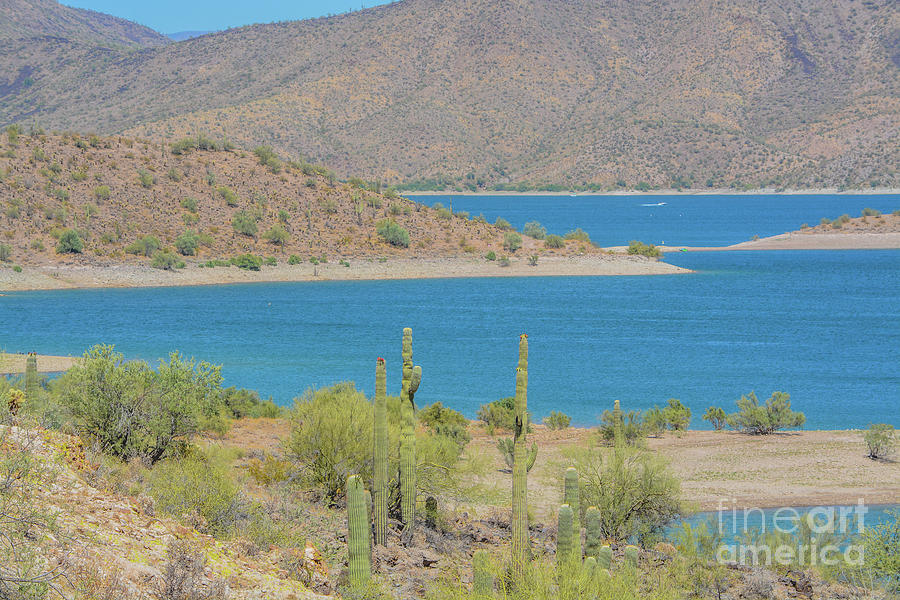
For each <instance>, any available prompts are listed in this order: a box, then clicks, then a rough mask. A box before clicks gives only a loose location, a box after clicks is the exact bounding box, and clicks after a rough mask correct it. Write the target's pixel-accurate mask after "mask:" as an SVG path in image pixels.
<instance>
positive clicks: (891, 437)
mask: <svg viewBox="0 0 900 600" xmlns="http://www.w3.org/2000/svg"><path fill="white" fill-rule="evenodd" d="M863 441H865V443H866V449H867V451H868V454H867V456H868V457H869V458H871V459H872V460H879V459H885V458H888V457H890V456H891V455H892V454H893V453H894V450H895V449H896V448H897V435H896V432H895V431H894V426H893V425H889V424H887V423H875V424H872V425H869V428H868V429H867V430H866V431H865V432H864V433H863Z"/></svg>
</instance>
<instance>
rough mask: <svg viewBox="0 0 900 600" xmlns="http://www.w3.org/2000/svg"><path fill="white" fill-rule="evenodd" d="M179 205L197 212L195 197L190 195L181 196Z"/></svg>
mask: <svg viewBox="0 0 900 600" xmlns="http://www.w3.org/2000/svg"><path fill="white" fill-rule="evenodd" d="M181 207H182V208H185V209H187V210H189V211H190V212H192V213H195V212H197V199H196V198H191V197H187V198H182V200H181Z"/></svg>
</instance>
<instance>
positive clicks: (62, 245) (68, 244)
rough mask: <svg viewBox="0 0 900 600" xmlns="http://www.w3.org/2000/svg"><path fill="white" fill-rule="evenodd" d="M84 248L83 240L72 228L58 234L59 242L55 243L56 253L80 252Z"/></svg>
mask: <svg viewBox="0 0 900 600" xmlns="http://www.w3.org/2000/svg"><path fill="white" fill-rule="evenodd" d="M83 249H84V242H82V241H81V236H80V235H78V232H77V231H75V230H73V229H66V230H65V231H63V232H62V234H61V235H60V236H59V243H58V244H57V245H56V253H57V254H81V251H82V250H83Z"/></svg>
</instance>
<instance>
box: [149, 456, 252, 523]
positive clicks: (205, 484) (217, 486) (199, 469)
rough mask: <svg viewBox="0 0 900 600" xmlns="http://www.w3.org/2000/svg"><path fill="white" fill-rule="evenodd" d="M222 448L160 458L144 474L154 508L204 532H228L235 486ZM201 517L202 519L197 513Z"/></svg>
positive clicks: (235, 508) (235, 505) (235, 503)
mask: <svg viewBox="0 0 900 600" xmlns="http://www.w3.org/2000/svg"><path fill="white" fill-rule="evenodd" d="M230 469H231V465H230V464H229V461H228V458H227V456H226V455H225V453H224V452H215V451H209V452H200V451H194V452H191V453H190V454H188V455H187V456H185V457H183V458H182V457H172V458H167V459H165V460H163V461H160V462H159V463H158V464H157V465H155V466H154V467H153V469H152V470H151V471H150V474H149V475H148V478H147V488H148V491H149V493H150V496H151V497H152V498H153V500H154V503H155V504H154V505H155V507H156V509H157V510H159V511H161V512H163V513H167V514H170V515H172V516H174V517H176V518H178V519H181V520H183V521H193V523H192V524H194V525H199V527H197V529H198V530H200V531H201V532H203V533H209V534H211V535H215V536H224V535H227V534H228V533H229V532H230V531H231V529H232V527H233V525H234V522H235V520H236V518H237V513H238V507H239V502H238V486H237V485H236V484H235V483H234V481H233V480H232V478H231V474H230ZM197 516H199V517H202V520H199V519H196V517H197Z"/></svg>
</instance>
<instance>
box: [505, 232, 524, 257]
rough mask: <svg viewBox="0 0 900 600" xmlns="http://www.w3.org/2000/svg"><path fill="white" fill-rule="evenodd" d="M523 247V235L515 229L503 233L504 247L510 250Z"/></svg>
mask: <svg viewBox="0 0 900 600" xmlns="http://www.w3.org/2000/svg"><path fill="white" fill-rule="evenodd" d="M521 247H522V236H521V235H519V234H518V233H516V232H514V231H507V232H506V233H505V234H503V248H504V249H505V250H507V251H509V252H515V251H516V250H518V249H519V248H521Z"/></svg>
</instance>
